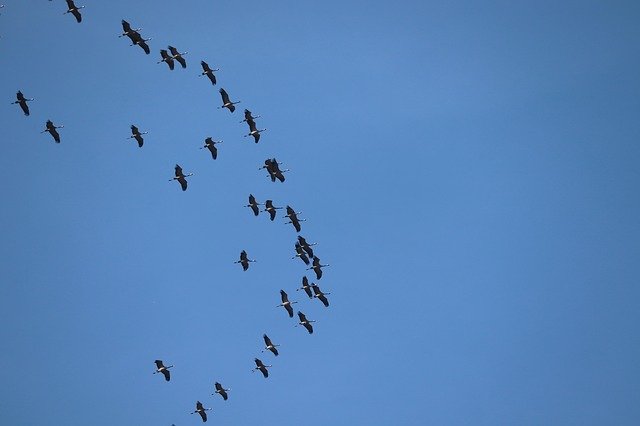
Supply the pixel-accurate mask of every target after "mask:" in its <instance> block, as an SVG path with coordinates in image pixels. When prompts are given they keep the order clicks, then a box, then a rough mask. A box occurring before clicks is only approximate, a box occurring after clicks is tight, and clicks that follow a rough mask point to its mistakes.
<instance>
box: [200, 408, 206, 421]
mask: <svg viewBox="0 0 640 426" xmlns="http://www.w3.org/2000/svg"><path fill="white" fill-rule="evenodd" d="M200 417H202V421H203V422H206V421H207V412H206V411H204V410H202V411H200Z"/></svg>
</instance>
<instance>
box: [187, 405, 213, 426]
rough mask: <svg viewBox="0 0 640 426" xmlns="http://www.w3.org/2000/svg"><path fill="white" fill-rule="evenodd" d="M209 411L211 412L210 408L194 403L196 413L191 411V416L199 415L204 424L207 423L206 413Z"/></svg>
mask: <svg viewBox="0 0 640 426" xmlns="http://www.w3.org/2000/svg"><path fill="white" fill-rule="evenodd" d="M209 410H211V408H204V406H203V405H202V402H200V401H196V411H193V412H192V413H191V414H195V413H198V414H200V417H202V422H203V423H204V422H206V421H207V411H209Z"/></svg>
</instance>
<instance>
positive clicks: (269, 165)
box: [258, 158, 289, 182]
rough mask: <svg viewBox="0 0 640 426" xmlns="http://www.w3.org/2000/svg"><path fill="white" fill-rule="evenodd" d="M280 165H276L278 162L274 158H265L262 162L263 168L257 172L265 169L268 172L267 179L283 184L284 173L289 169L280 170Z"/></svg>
mask: <svg viewBox="0 0 640 426" xmlns="http://www.w3.org/2000/svg"><path fill="white" fill-rule="evenodd" d="M280 164H281V163H278V160H276V159H275V158H267V159H266V160H264V166H262V167H260V168H259V169H258V170H261V169H267V172H269V177H270V178H271V182H275V181H276V179H278V180H279V181H280V182H284V180H285V178H284V172H288V171H289V169H286V170H280V166H279V165H280Z"/></svg>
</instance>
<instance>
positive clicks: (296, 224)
mask: <svg viewBox="0 0 640 426" xmlns="http://www.w3.org/2000/svg"><path fill="white" fill-rule="evenodd" d="M291 223H292V224H293V227H294V228H296V232H300V230H301V229H302V228H300V222H298V218H291Z"/></svg>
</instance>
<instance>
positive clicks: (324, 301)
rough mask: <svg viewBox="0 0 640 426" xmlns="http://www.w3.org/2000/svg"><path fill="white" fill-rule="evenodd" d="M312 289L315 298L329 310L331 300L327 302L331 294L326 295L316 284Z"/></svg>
mask: <svg viewBox="0 0 640 426" xmlns="http://www.w3.org/2000/svg"><path fill="white" fill-rule="evenodd" d="M311 288H312V289H313V297H315V298H317V299H318V300H320V301H321V302H322V304H323V305H324V307H325V308H328V307H329V300H327V294H331V293H324V292H323V291H322V290H320V287H318V286H317V285H315V284H313V285H312V286H311Z"/></svg>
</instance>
